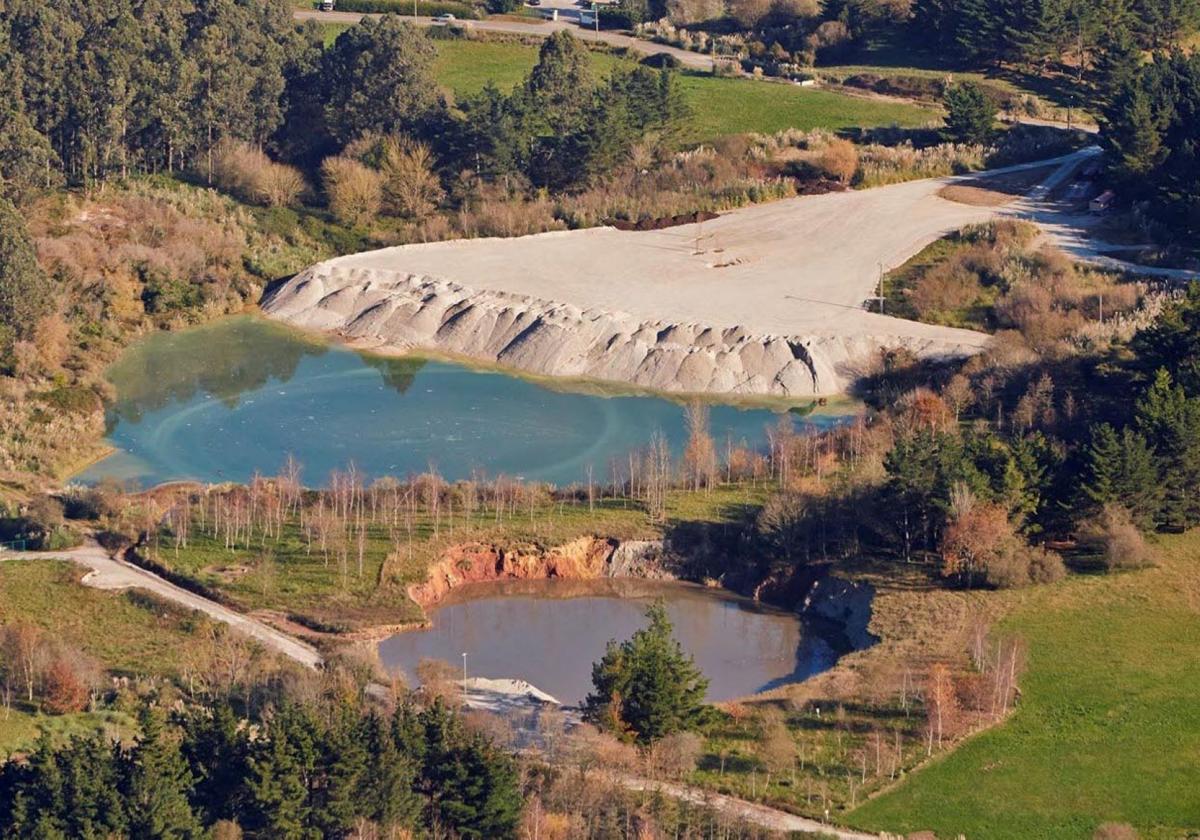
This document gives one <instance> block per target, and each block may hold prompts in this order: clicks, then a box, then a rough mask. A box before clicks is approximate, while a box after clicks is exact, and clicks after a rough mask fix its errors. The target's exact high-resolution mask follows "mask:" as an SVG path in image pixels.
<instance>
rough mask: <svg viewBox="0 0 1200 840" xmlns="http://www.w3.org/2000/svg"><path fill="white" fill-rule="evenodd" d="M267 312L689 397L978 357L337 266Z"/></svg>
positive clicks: (938, 344) (908, 343) (836, 383)
mask: <svg viewBox="0 0 1200 840" xmlns="http://www.w3.org/2000/svg"><path fill="white" fill-rule="evenodd" d="M263 311H264V312H266V314H267V315H269V316H270V317H272V318H276V319H278V320H282V321H285V322H287V323H290V324H292V325H294V326H297V327H300V328H304V329H309V330H317V331H321V332H324V333H328V334H332V335H335V336H337V337H339V338H341V339H343V340H346V341H348V342H350V343H351V344H353V345H354V346H356V347H358V348H361V349H366V350H375V351H380V352H406V351H411V350H427V351H435V352H440V353H446V354H451V355H456V356H463V357H466V358H469V359H473V360H476V361H480V362H484V363H488V364H497V365H501V366H504V367H509V368H513V369H515V370H518V371H523V372H526V373H531V374H535V375H543V376H554V377H573V378H586V379H593V380H602V381H609V382H615V383H622V384H628V385H633V386H636V387H639V388H645V389H649V390H655V391H663V392H670V393H687V394H708V395H744V396H770V397H782V398H803V397H811V396H819V395H833V394H839V393H844V392H845V391H847V390H848V389H849V387H850V385H851V384H853V382H854V380H856V379H857V378H858V377H860V376H861V375H862V374H863V373H865V372H866V371H867V370H869V369H870V368H871V366H872V365H873V364H875V363H876V362H877V360H878V359H879V355H880V352H881V351H882V350H884V349H904V350H907V351H908V352H911V353H913V354H914V355H916V356H918V357H921V358H927V357H961V356H966V355H970V354H972V353H975V352H978V350H979V348H980V341H979V338H980V337H979V336H977V335H975V334H971V333H967V332H966V331H962V330H958V331H954V330H949V331H945V333H946V334H945V335H942V334H940V333H937V332H933V333H930V332H929V331H912V330H910V331H908V332H904V331H899V330H898V331H896V332H894V333H892V332H888V331H887V330H886V329H885V330H882V331H879V332H870V331H864V330H861V329H855V330H849V331H845V332H830V333H825V334H822V333H818V332H813V333H807V334H797V335H780V334H772V333H759V332H753V331H750V330H748V329H745V328H743V327H741V326H736V325H733V326H719V325H716V324H708V323H701V322H670V321H664V320H647V319H639V318H636V317H634V316H633V315H630V314H628V313H626V312H622V311H618V310H612V309H606V308H597V307H592V308H581V307H579V306H576V305H573V304H570V303H559V302H554V301H550V300H543V299H540V298H536V297H531V296H528V295H521V294H513V293H507V292H503V291H497V290H480V289H472V288H470V287H467V286H464V285H462V284H460V283H457V282H454V281H450V280H444V279H438V278H435V277H430V276H426V275H417V274H408V273H404V272H400V271H389V270H385V269H380V268H355V267H353V266H352V265H350V266H343V265H341V264H339V261H338V260H331V261H329V262H326V263H321V264H318V265H316V266H313V267H312V268H309V269H308V270H306V271H304V272H302V273H301V274H299V275H297V276H296V277H294V278H292V279H291V280H290V281H288V282H286V283H285V284H283V285H282V286H281V287H280V288H278V289H276V290H275V291H274V292H272V294H271V295H269V296H268V298H267V299H266V300H265V301H264V302H263ZM881 321H882V322H883V323H884V325H885V326H886V322H895V323H896V324H904V323H906V322H902V321H898V320H897V319H881ZM919 326H924V325H919ZM959 333H962V335H959Z"/></svg>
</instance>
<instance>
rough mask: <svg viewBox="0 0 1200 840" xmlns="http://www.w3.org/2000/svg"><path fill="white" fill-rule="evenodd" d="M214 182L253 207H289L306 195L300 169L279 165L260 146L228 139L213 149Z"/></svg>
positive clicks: (306, 187) (306, 188) (305, 185)
mask: <svg viewBox="0 0 1200 840" xmlns="http://www.w3.org/2000/svg"><path fill="white" fill-rule="evenodd" d="M212 177H213V183H214V184H215V185H216V186H217V187H219V188H220V189H222V190H224V191H225V192H227V193H230V194H231V195H235V196H237V197H238V198H240V199H242V200H243V201H246V202H249V203H251V204H265V205H267V206H269V207H290V206H292V205H294V204H296V203H297V202H299V200H300V198H301V197H302V196H303V195H304V194H305V192H307V190H308V185H307V184H306V183H305V181H304V176H303V175H302V174H301V173H300V170H298V169H296V168H295V167H294V166H287V165H286V164H282V163H277V162H275V161H273V160H271V159H270V158H269V157H267V155H266V153H265V152H263V151H262V149H260V148H258V147H257V146H253V145H251V144H250V143H246V142H244V141H241V140H233V139H229V138H226V139H224V140H222V141H221V142H220V143H218V144H217V147H216V149H214V150H213V172H212Z"/></svg>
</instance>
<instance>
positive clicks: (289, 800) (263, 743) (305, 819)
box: [245, 706, 316, 840]
mask: <svg viewBox="0 0 1200 840" xmlns="http://www.w3.org/2000/svg"><path fill="white" fill-rule="evenodd" d="M315 764H316V757H315V747H314V744H313V739H312V732H311V727H310V726H309V725H308V722H307V721H306V720H304V719H303V715H302V713H300V712H299V711H297V710H296V709H294V708H293V707H291V706H286V707H284V708H283V709H280V710H279V712H278V713H277V714H276V715H275V718H274V719H273V720H272V721H271V725H270V729H269V731H268V734H267V737H266V738H265V739H262V740H259V741H258V742H257V743H256V744H255V750H254V754H253V755H252V756H251V758H250V775H249V778H248V781H247V785H246V787H247V790H248V793H249V797H248V799H249V801H248V802H247V804H246V816H245V826H246V828H247V829H250V830H252V831H258V832H259V833H261V835H262V836H264V837H272V838H279V840H302V838H306V837H308V836H309V834H308V826H309V820H310V819H311V812H310V808H309V804H310V803H309V786H308V783H309V780H310V779H311V778H312V774H313V770H314V768H315Z"/></svg>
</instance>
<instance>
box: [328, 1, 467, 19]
mask: <svg viewBox="0 0 1200 840" xmlns="http://www.w3.org/2000/svg"><path fill="white" fill-rule="evenodd" d="M337 8H338V11H339V12H368V13H369V12H379V13H382V14H394V15H410V16H411V15H412V13H413V2H412V0H338V4H337ZM417 14H418V15H423V16H429V17H436V16H437V15H454V16H455V17H456V18H463V19H466V20H471V19H474V18H478V17H479V13H478V12H477V11H476V10H475V7H474V6H471V5H470V4H467V3H455V2H453V1H452V0H437V2H430V0H417Z"/></svg>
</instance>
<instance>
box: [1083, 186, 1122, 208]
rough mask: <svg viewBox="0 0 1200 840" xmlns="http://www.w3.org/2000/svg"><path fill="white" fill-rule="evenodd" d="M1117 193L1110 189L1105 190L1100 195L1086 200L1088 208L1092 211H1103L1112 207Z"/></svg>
mask: <svg viewBox="0 0 1200 840" xmlns="http://www.w3.org/2000/svg"><path fill="white" fill-rule="evenodd" d="M1116 198H1117V194H1116V193H1115V192H1113V191H1112V190H1105V191H1104V192H1102V193H1100V195H1098V196H1096V197H1095V198H1093V199H1092V200H1091V201H1089V202H1088V210H1091V211H1092V212H1093V213H1103V212H1104V211H1106V210H1108V208H1110V207H1112V203H1113V202H1114V201H1115V200H1116Z"/></svg>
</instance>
